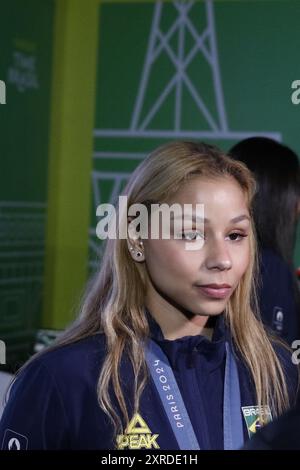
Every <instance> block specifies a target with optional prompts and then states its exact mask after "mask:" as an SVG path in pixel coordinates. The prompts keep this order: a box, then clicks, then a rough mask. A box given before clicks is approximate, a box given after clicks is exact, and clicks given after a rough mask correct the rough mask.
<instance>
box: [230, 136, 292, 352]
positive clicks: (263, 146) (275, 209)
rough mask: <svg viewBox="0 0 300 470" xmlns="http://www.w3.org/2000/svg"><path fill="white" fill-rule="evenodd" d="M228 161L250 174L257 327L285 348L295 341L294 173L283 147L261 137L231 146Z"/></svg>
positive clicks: (288, 155) (289, 157)
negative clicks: (260, 322)
mask: <svg viewBox="0 0 300 470" xmlns="http://www.w3.org/2000/svg"><path fill="white" fill-rule="evenodd" d="M229 153H230V155H231V156H232V157H233V158H234V159H236V160H240V161H242V162H244V163H245V164H246V165H247V166H248V168H249V169H250V170H252V172H253V173H254V174H255V176H256V180H257V182H258V192H257V194H256V196H255V198H254V220H255V223H256V230H257V236H258V244H259V248H260V258H261V259H260V269H261V286H260V288H259V303H260V310H261V315H262V320H263V322H264V323H265V324H266V325H267V326H269V327H271V328H272V329H273V330H274V331H275V332H276V333H277V334H278V335H279V336H280V337H281V338H283V339H284V340H286V341H287V342H288V343H289V344H291V343H292V341H293V340H294V339H299V338H300V295H299V288H298V285H297V279H296V275H295V269H294V265H293V254H294V247H295V242H296V230H297V222H298V219H299V208H300V202H299V201H300V167H299V160H298V157H297V155H296V154H295V153H294V152H293V151H292V150H291V149H289V148H288V147H287V146H285V145H282V144H280V143H278V142H276V141H274V140H272V139H268V138H265V137H251V138H249V139H245V140H243V141H241V142H239V143H238V144H236V145H235V146H234V147H232V149H231V150H230V151H229Z"/></svg>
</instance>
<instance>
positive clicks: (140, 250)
mask: <svg viewBox="0 0 300 470" xmlns="http://www.w3.org/2000/svg"><path fill="white" fill-rule="evenodd" d="M127 246H128V250H129V253H130V255H131V257H132V259H133V260H134V261H138V262H140V261H145V253H144V245H143V242H142V240H140V239H136V240H134V239H132V238H127Z"/></svg>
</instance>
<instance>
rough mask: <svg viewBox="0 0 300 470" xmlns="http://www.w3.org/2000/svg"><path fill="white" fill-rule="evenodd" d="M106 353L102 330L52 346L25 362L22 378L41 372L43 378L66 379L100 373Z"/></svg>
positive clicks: (40, 375) (60, 380)
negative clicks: (76, 339)
mask: <svg viewBox="0 0 300 470" xmlns="http://www.w3.org/2000/svg"><path fill="white" fill-rule="evenodd" d="M105 354H106V340H105V335H104V334H101V333H98V334H94V335H92V336H88V337H85V338H83V339H80V340H78V341H73V342H71V343H68V344H62V345H57V346H55V347H50V348H49V349H48V350H47V349H46V350H45V351H43V352H42V353H39V354H37V355H36V356H35V357H33V358H32V359H31V361H30V362H29V363H28V364H27V365H25V367H24V368H23V369H22V371H21V373H20V377H22V376H24V375H25V376H27V379H28V378H29V377H30V376H32V375H36V374H37V373H38V375H39V378H40V379H44V380H50V379H53V380H54V381H55V382H65V381H66V379H68V381H70V380H76V379H80V378H82V377H83V376H84V375H89V376H90V375H92V376H94V375H95V374H99V369H100V367H101V364H102V363H103V360H104V358H105Z"/></svg>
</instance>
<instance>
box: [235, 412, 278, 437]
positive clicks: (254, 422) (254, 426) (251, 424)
mask: <svg viewBox="0 0 300 470" xmlns="http://www.w3.org/2000/svg"><path fill="white" fill-rule="evenodd" d="M242 411H243V415H244V418H245V421H246V426H247V430H248V434H249V437H251V436H253V434H255V433H256V431H258V430H259V429H260V428H261V427H262V426H265V425H266V424H267V423H269V422H270V421H272V413H271V410H270V407H269V406H264V407H262V408H260V407H259V406H243V407H242ZM260 414H261V417H260Z"/></svg>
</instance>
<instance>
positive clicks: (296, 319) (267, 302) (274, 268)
mask: <svg viewBox="0 0 300 470" xmlns="http://www.w3.org/2000/svg"><path fill="white" fill-rule="evenodd" d="M261 281H262V284H261V290H260V310H261V316H262V320H263V322H264V324H265V325H267V326H268V327H270V328H272V329H273V330H274V331H275V332H276V333H277V334H278V336H280V337H281V338H282V339H284V340H285V341H286V342H287V343H288V344H290V345H291V344H292V342H293V340H295V339H299V337H300V336H299V335H300V312H299V306H297V303H296V299H295V292H294V283H293V277H292V272H291V270H290V268H289V266H288V265H287V264H286V263H285V261H284V260H283V259H282V258H281V257H280V256H278V255H277V254H276V253H275V252H274V251H273V250H270V249H267V248H264V249H263V250H262V252H261Z"/></svg>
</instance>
